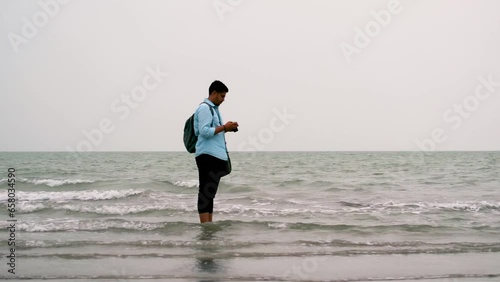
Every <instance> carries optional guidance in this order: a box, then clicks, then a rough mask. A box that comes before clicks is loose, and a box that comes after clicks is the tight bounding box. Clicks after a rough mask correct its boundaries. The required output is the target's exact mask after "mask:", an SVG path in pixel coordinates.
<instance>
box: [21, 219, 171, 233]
mask: <svg viewBox="0 0 500 282" xmlns="http://www.w3.org/2000/svg"><path fill="white" fill-rule="evenodd" d="M162 226H163V224H162V223H148V222H141V221H125V220H74V219H69V220H46V221H42V222H20V223H18V227H17V228H18V229H19V230H21V231H27V232H57V231H78V230H80V231H82V230H84V231H96V230H107V229H110V228H120V229H127V230H141V231H142V230H145V231H149V230H154V229H157V228H160V227H162Z"/></svg>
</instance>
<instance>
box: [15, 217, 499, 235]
mask: <svg viewBox="0 0 500 282" xmlns="http://www.w3.org/2000/svg"><path fill="white" fill-rule="evenodd" d="M213 225H214V228H219V229H220V228H228V227H231V228H236V227H238V228H244V229H248V228H250V229H263V230H291V231H293V230H296V231H308V232H310V231H336V232H348V233H360V234H378V233H381V232H395V231H397V232H410V233H422V232H434V233H436V232H441V231H444V232H455V231H458V230H462V229H460V228H458V229H457V228H455V227H451V226H443V225H425V224H394V225H368V226H363V225H347V224H317V223H301V222H296V223H289V222H286V223H285V222H273V221H239V220H222V221H218V222H216V223H214V224H213ZM199 227H200V225H199V224H198V223H194V222H184V221H177V222H156V223H152V222H143V221H129V220H124V219H92V220H77V219H64V220H63V219H61V220H46V221H36V222H34V221H32V222H29V221H25V222H20V223H19V224H18V228H19V230H21V231H26V232H62V231H105V230H107V231H109V230H115V231H118V232H122V231H123V230H127V231H128V232H131V231H155V232H158V231H170V230H187V229H190V228H199ZM471 229H477V228H471ZM498 230H500V228H498V227H488V226H484V227H481V229H480V230H479V231H498Z"/></svg>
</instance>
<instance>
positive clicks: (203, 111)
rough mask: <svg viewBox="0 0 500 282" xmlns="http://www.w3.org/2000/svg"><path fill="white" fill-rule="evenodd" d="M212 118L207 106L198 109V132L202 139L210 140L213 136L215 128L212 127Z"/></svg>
mask: <svg viewBox="0 0 500 282" xmlns="http://www.w3.org/2000/svg"><path fill="white" fill-rule="evenodd" d="M212 122H213V116H212V112H211V111H210V108H209V106H208V105H201V106H200V107H199V108H198V132H199V133H200V136H202V137H203V138H212V137H214V135H215V127H212Z"/></svg>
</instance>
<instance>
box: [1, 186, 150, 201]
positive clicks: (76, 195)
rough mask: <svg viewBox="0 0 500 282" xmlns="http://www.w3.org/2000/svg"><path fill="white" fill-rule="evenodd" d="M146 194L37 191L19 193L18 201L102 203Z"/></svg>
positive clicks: (122, 191)
mask: <svg viewBox="0 0 500 282" xmlns="http://www.w3.org/2000/svg"><path fill="white" fill-rule="evenodd" d="M141 193H144V191H143V190H133V189H128V190H105V191H98V190H83V191H63V192H48V191H37V192H24V191H19V192H17V198H18V200H19V201H20V202H21V203H22V202H40V201H52V202H64V201H69V200H79V201H100V200H111V199H121V198H126V197H129V196H135V195H139V194H141ZM6 199H7V195H3V194H0V201H5V200H6Z"/></svg>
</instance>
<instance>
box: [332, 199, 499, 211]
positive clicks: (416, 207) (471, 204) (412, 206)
mask: <svg viewBox="0 0 500 282" xmlns="http://www.w3.org/2000/svg"><path fill="white" fill-rule="evenodd" d="M339 204H340V205H341V206H342V207H347V208H351V211H354V210H358V211H370V210H379V211H380V210H385V211H391V210H396V211H397V212H401V211H410V212H418V213H421V212H426V211H435V210H444V211H465V212H480V211H490V210H500V202H496V203H495V202H488V201H456V202H448V203H446V202H444V203H443V202H441V203H440V202H413V203H412V202H396V201H388V202H384V203H356V202H348V201H340V202H339Z"/></svg>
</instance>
